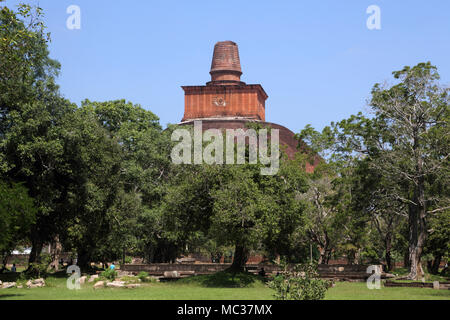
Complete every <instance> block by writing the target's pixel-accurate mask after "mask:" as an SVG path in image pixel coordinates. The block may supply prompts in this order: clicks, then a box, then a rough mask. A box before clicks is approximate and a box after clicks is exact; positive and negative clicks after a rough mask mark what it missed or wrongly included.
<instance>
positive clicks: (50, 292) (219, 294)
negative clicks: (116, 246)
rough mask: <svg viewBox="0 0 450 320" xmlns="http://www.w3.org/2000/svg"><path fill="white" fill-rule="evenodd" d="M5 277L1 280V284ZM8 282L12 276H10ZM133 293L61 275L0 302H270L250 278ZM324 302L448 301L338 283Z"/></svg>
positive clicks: (415, 291) (149, 286) (3, 293)
mask: <svg viewBox="0 0 450 320" xmlns="http://www.w3.org/2000/svg"><path fill="white" fill-rule="evenodd" d="M6 277H7V275H2V276H0V279H1V280H2V281H5V280H11V279H5V278H6ZM9 278H11V276H9ZM141 285H142V286H141V287H140V288H136V289H124V288H118V289H112V288H105V289H97V290H94V289H93V287H92V286H93V285H92V283H87V284H85V285H83V286H82V289H81V290H69V289H67V288H66V278H65V277H62V275H58V276H51V277H49V278H47V286H46V287H44V288H35V289H26V288H25V289H16V288H14V289H4V290H0V300H270V299H273V296H272V294H273V291H272V289H269V288H268V287H267V286H266V285H265V284H264V283H263V282H262V281H261V279H260V278H259V277H257V276H253V275H249V274H237V275H235V276H234V277H233V276H232V275H230V274H227V273H223V272H219V273H217V274H214V275H208V276H196V277H190V278H185V279H182V280H179V281H174V282H164V283H142V284H141ZM326 299H334V300H346V299H361V300H366V299H367V300H377V299H379V300H396V299H411V300H435V299H436V300H437V299H446V300H450V290H433V289H427V288H396V287H395V288H384V287H383V288H382V289H380V290H369V289H367V287H366V284H365V283H351V282H338V283H336V286H335V287H334V288H330V289H329V290H328V292H327V295H326Z"/></svg>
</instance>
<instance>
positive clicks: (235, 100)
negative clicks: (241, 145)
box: [182, 85, 267, 121]
mask: <svg viewBox="0 0 450 320" xmlns="http://www.w3.org/2000/svg"><path fill="white" fill-rule="evenodd" d="M182 88H183V90H184V91H185V101H184V102H185V110H184V117H183V121H186V120H189V119H199V118H218V117H219V118H220V117H246V118H251V119H257V120H262V121H264V120H265V101H266V99H267V95H266V94H265V92H264V90H263V89H262V87H261V86H260V85H239V86H238V85H210V86H185V87H182ZM221 102H223V104H221Z"/></svg>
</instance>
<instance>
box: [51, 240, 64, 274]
mask: <svg viewBox="0 0 450 320" xmlns="http://www.w3.org/2000/svg"><path fill="white" fill-rule="evenodd" d="M61 253H62V246H61V243H60V242H59V237H58V236H56V237H55V242H54V243H53V244H52V250H51V257H52V263H51V264H50V265H51V266H52V267H53V268H54V270H55V271H59V260H60V258H61Z"/></svg>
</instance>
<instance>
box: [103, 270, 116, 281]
mask: <svg viewBox="0 0 450 320" xmlns="http://www.w3.org/2000/svg"><path fill="white" fill-rule="evenodd" d="M100 277H102V278H105V279H107V280H111V281H114V280H115V279H116V278H117V271H116V270H113V269H106V270H105V271H103V272H102V273H100Z"/></svg>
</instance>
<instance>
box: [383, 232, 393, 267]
mask: <svg viewBox="0 0 450 320" xmlns="http://www.w3.org/2000/svg"><path fill="white" fill-rule="evenodd" d="M384 242H385V245H386V254H385V259H386V271H391V270H392V258H391V249H392V243H391V242H392V241H391V235H390V234H389V233H388V234H387V235H386V238H385V239H384Z"/></svg>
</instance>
